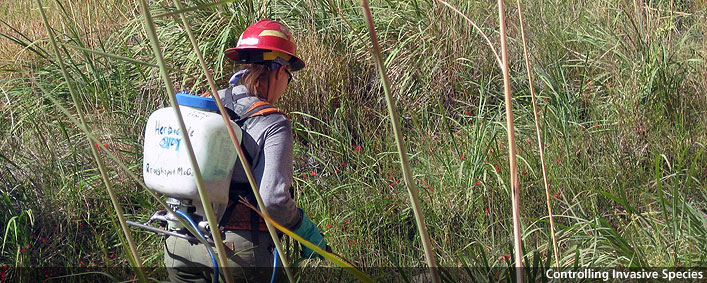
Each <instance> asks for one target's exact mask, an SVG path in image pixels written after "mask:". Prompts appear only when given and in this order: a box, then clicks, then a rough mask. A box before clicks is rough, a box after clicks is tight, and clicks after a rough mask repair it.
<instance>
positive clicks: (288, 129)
mask: <svg viewBox="0 0 707 283" xmlns="http://www.w3.org/2000/svg"><path fill="white" fill-rule="evenodd" d="M246 92H247V89H246V87H245V86H242V85H239V86H236V87H234V88H233V91H232V95H231V96H227V95H226V90H219V96H220V97H221V100H222V101H223V103H224V106H225V107H226V108H229V109H231V110H232V111H234V112H235V113H236V114H238V115H239V116H243V114H244V113H245V111H246V110H247V109H248V107H249V106H250V105H251V104H252V103H253V102H255V101H257V100H259V99H258V98H257V97H255V96H248V97H246V98H242V99H240V100H238V101H233V99H232V98H233V96H236V95H239V94H241V93H246ZM242 130H243V138H242V141H241V145H242V146H243V148H244V149H245V150H246V152H247V153H246V154H248V153H250V154H251V155H252V156H253V161H252V163H251V164H250V167H251V168H252V170H253V175H254V178H255V181H256V183H257V184H258V188H259V192H260V196H261V197H262V199H263V204H264V205H265V208H266V209H267V211H268V213H269V214H270V217H271V218H273V219H274V220H275V221H276V222H277V223H279V224H281V225H283V226H285V227H288V228H291V229H294V228H297V226H299V223H300V217H301V216H300V214H299V212H298V211H297V208H296V207H295V203H294V201H293V200H292V197H291V196H290V192H289V190H290V187H291V186H292V171H293V161H292V149H293V138H292V126H291V124H290V120H288V119H287V117H286V116H285V115H282V114H279V113H277V114H270V115H265V116H255V117H252V118H248V119H247V120H246V121H245V122H244V124H243V126H242ZM232 180H233V182H237V183H246V184H247V183H248V178H247V176H246V174H245V171H244V170H243V167H242V166H241V162H240V161H236V166H235V167H234V169H233V177H232Z"/></svg>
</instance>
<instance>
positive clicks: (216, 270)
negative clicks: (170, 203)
mask: <svg viewBox="0 0 707 283" xmlns="http://www.w3.org/2000/svg"><path fill="white" fill-rule="evenodd" d="M175 213H177V214H179V215H180V216H182V217H184V219H186V220H187V222H189V225H191V227H192V228H194V230H196V233H197V234H199V237H201V239H203V240H204V242H206V237H204V234H202V233H201V231H199V227H198V226H197V225H196V223H194V220H192V219H191V217H189V215H187V214H186V213H184V212H182V211H179V210H177V211H175ZM206 251H208V252H209V256H211V262H212V263H213V265H214V276H213V279H212V282H213V283H218V261H216V257H214V254H213V253H212V252H211V249H209V248H206Z"/></svg>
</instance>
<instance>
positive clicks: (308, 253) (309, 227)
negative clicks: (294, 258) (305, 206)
mask: <svg viewBox="0 0 707 283" xmlns="http://www.w3.org/2000/svg"><path fill="white" fill-rule="evenodd" d="M297 210H299V212H300V213H301V215H302V224H300V226H299V228H297V230H295V234H297V235H299V236H300V237H302V238H304V239H305V240H307V241H310V242H312V243H313V244H315V245H317V246H319V247H320V248H321V249H323V250H325V251H330V250H331V248H329V247H328V246H327V244H326V241H325V240H324V236H322V233H319V230H318V229H317V226H315V225H314V223H312V220H309V218H307V214H305V213H304V211H302V209H301V208H297ZM301 246H302V253H301V256H302V257H303V258H311V257H313V256H317V257H319V258H320V259H324V257H322V256H321V255H320V254H317V253H315V252H314V251H313V250H312V249H310V248H308V247H307V246H305V245H301Z"/></svg>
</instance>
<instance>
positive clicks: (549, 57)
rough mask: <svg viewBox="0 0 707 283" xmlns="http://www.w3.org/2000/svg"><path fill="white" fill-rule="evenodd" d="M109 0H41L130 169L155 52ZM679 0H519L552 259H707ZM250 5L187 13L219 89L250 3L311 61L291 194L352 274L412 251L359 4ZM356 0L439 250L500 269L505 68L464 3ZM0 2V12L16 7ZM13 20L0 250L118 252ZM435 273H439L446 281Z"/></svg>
mask: <svg viewBox="0 0 707 283" xmlns="http://www.w3.org/2000/svg"><path fill="white" fill-rule="evenodd" d="M86 1H88V0H86ZM119 2H120V3H117V2H116V4H115V5H114V6H115V7H114V6H111V5H110V4H97V5H102V6H97V7H103V8H105V11H107V12H113V11H120V12H113V13H115V14H120V15H121V17H119V18H120V19H119V22H116V23H113V25H101V26H104V27H107V28H105V29H104V31H102V32H95V31H94V30H93V29H92V28H86V27H85V25H84V24H83V22H84V21H95V20H96V18H100V17H93V15H94V14H95V15H100V13H103V12H102V10H103V8H99V9H96V11H94V14H91V15H92V16H91V17H89V14H88V13H84V12H83V11H82V10H78V8H76V7H74V6H71V5H69V4H64V6H61V7H63V8H61V7H59V6H57V5H56V4H52V5H54V6H52V7H55V8H56V9H55V13H54V14H55V15H54V16H56V19H55V21H56V22H55V23H63V26H65V27H67V28H61V26H62V25H59V24H57V25H56V26H54V28H55V32H56V33H57V36H58V39H59V41H60V44H62V43H64V45H63V46H64V48H63V49H62V50H61V51H62V52H63V56H65V57H64V58H65V61H66V62H67V64H69V70H68V71H69V73H70V76H71V77H72V79H73V80H74V83H75V85H76V86H77V91H78V93H79V97H80V99H81V101H82V104H83V105H84V109H83V111H84V112H85V113H86V118H87V121H88V124H89V125H88V126H89V129H90V131H91V133H92V134H93V135H95V136H96V137H97V138H98V139H99V140H100V141H102V144H98V146H100V147H104V148H107V149H108V150H110V151H111V152H112V153H114V154H117V155H118V156H119V158H120V160H121V161H122V162H123V163H125V164H128V166H129V168H130V170H131V171H132V172H133V173H135V174H139V172H140V171H141V163H142V162H141V153H142V145H141V141H142V137H143V131H144V129H143V127H144V123H145V121H146V119H147V117H148V116H149V114H150V113H151V112H152V111H154V110H156V109H157V108H159V107H162V106H163V105H165V102H166V99H165V97H166V96H165V94H164V90H163V89H164V87H162V85H161V83H160V80H159V77H158V72H157V70H156V68H154V67H152V66H150V64H152V65H154V64H155V62H154V59H153V57H152V52H151V50H150V48H149V45H148V44H149V42H148V40H147V38H146V37H145V34H144V32H143V29H142V27H141V24H140V21H141V18H140V16H139V13H138V10H137V9H136V7H133V6H130V5H128V4H125V3H122V1H119ZM186 2H187V3H185V6H189V7H193V6H199V5H204V4H205V3H206V1H186ZM450 2H451V1H450ZM457 2H458V3H451V4H452V5H454V6H455V7H457V8H458V9H459V10H460V11H461V12H463V13H464V14H465V15H467V16H468V17H469V18H470V19H471V20H473V21H474V22H475V23H477V24H478V25H479V26H480V28H481V30H483V31H484V32H485V33H486V34H488V35H494V33H495V31H496V29H497V28H496V26H495V23H497V20H496V17H497V15H496V14H495V13H496V10H495V9H496V7H495V6H494V5H493V4H491V3H487V2H484V1H457ZM675 2H679V3H675V6H673V7H671V6H670V5H671V4H670V3H669V1H654V2H651V3H649V4H648V5H647V6H646V7H643V9H642V10H641V11H642V12H641V13H639V14H638V15H637V14H636V12H635V11H636V10H635V9H634V7H633V6H632V5H631V4H630V1H629V2H616V1H598V2H592V3H579V4H578V3H575V2H574V1H555V2H553V3H549V2H546V1H540V2H538V1H536V2H528V3H525V4H524V5H525V6H524V15H525V18H526V20H527V22H526V23H525V26H526V32H527V33H528V37H529V49H530V56H531V64H532V66H531V67H532V69H533V71H534V72H535V77H536V78H537V81H536V82H535V84H536V86H537V93H538V95H539V100H538V101H539V105H538V106H539V110H540V111H541V113H540V114H541V116H542V121H541V125H542V127H543V139H544V141H545V142H546V149H545V150H546V156H547V160H548V174H549V182H550V186H551V190H552V193H553V195H554V196H553V197H552V202H553V211H554V212H555V213H556V215H555V219H556V226H557V229H558V231H557V236H558V240H559V245H560V249H561V251H560V253H561V256H560V259H561V262H562V265H563V266H635V267H646V266H686V267H695V266H704V265H705V264H707V257H706V256H705V255H707V244H705V241H704V239H705V237H707V222H705V219H707V217H706V215H705V211H706V210H707V206H705V203H706V202H705V200H706V199H707V194H706V192H707V190H706V186H705V181H704V180H705V179H707V167H706V166H705V165H704V164H707V154H705V153H704V152H705V145H706V144H707V134H706V133H707V120H706V119H707V118H706V117H707V115H705V114H706V113H707V96H706V93H705V91H704V90H705V89H707V84H706V83H705V82H707V77H706V76H707V73H706V72H705V71H704V70H707V63H706V62H705V57H706V56H707V50H706V49H705V46H704V43H703V42H704V40H703V35H704V33H705V32H707V24H705V21H704V16H705V14H704V11H705V9H704V4H699V3H694V2H689V1H675ZM59 3H65V2H63V1H59ZM261 4H262V3H261V2H256V1H235V2H230V3H225V4H220V5H217V6H209V7H205V8H202V9H198V10H195V11H191V12H189V13H187V14H186V15H187V16H188V17H189V21H190V22H191V23H192V24H193V26H192V29H193V31H194V34H195V35H196V36H197V38H198V39H199V42H200V44H201V45H202V46H201V48H202V51H203V52H204V53H205V56H206V61H207V62H208V63H209V64H211V65H210V66H209V68H211V69H212V70H213V73H214V75H215V78H216V80H217V82H218V83H219V84H220V85H221V86H225V85H226V83H227V80H228V78H229V77H230V75H231V74H232V72H233V71H234V70H235V69H236V68H237V67H238V66H236V65H234V64H232V63H230V62H228V61H227V60H226V59H224V57H223V55H222V54H223V50H225V49H226V48H229V47H232V46H234V45H235V40H236V39H237V37H238V35H239V34H240V32H241V31H242V30H243V29H244V28H245V27H246V26H248V25H249V24H250V23H252V22H254V21H256V20H257V19H259V18H261V17H269V18H273V19H276V20H281V21H283V22H285V24H286V25H288V26H289V27H290V28H291V29H292V31H293V33H294V34H295V37H296V40H297V44H298V54H299V55H300V56H301V57H302V58H303V59H304V60H305V62H306V64H307V68H305V69H304V70H302V71H300V72H297V73H296V74H295V80H294V81H293V83H292V84H291V85H290V88H289V90H288V92H287V93H286V95H285V97H284V98H283V100H282V102H281V105H279V106H280V107H281V108H283V109H285V110H286V111H288V112H289V113H290V119H291V120H292V123H293V127H294V135H295V137H296V145H295V170H296V174H295V184H294V185H295V191H296V202H297V203H298V205H299V206H301V207H302V208H304V210H305V211H306V212H307V213H309V214H311V215H310V219H312V220H313V221H315V223H316V224H317V225H318V227H319V228H320V230H322V231H323V232H324V235H325V237H326V238H327V241H328V243H329V244H330V245H331V246H332V247H333V248H334V251H336V252H337V253H339V254H341V255H342V256H343V257H345V258H347V259H349V260H351V261H353V263H354V264H355V265H357V266H361V267H364V269H363V271H364V272H366V270H365V267H381V266H383V267H391V266H403V267H421V266H423V264H424V262H423V261H422V251H421V250H420V249H419V247H420V246H421V245H420V239H419V237H418V235H417V231H416V228H415V224H414V218H413V215H412V211H411V209H410V206H409V201H408V195H407V192H406V191H405V189H404V184H402V182H403V180H402V173H401V172H400V169H399V168H400V164H399V161H398V160H399V158H398V157H397V155H396V154H397V153H396V149H395V142H394V139H393V136H392V135H391V133H390V126H389V125H390V121H389V120H387V119H388V117H387V113H386V109H385V102H384V100H383V95H382V91H383V90H382V87H381V83H380V81H379V78H378V75H377V74H376V69H375V66H374V64H373V61H372V60H371V59H370V58H371V57H370V54H369V53H368V48H369V47H368V41H366V40H364V41H361V40H360V38H366V37H365V35H366V32H367V30H366V28H365V21H364V19H363V17H362V11H361V8H360V7H359V6H357V5H355V4H354V3H353V2H350V1H339V0H319V1H270V2H269V5H268V6H267V7H266V8H265V9H261ZM372 5H373V7H372V13H373V17H374V19H375V23H376V30H377V32H378V37H379V40H380V42H381V48H382V49H383V54H382V55H383V60H384V63H385V65H386V68H387V70H388V75H389V77H390V80H391V82H392V84H393V85H392V91H393V97H394V98H395V100H396V104H397V105H398V107H399V108H398V114H399V115H400V118H401V121H400V122H401V126H402V131H403V135H404V136H405V138H406V143H407V145H408V154H409V156H408V157H409V159H410V162H411V167H412V171H413V176H414V179H415V181H416V182H417V184H416V185H417V186H418V187H419V188H420V197H421V200H422V210H423V212H424V216H425V219H426V222H427V227H428V231H429V233H430V235H431V238H432V244H433V247H434V250H435V252H436V253H437V259H438V261H439V264H440V265H442V266H457V267H467V269H464V268H462V269H463V270H467V271H468V272H467V273H466V274H465V275H463V276H462V278H467V277H471V278H476V279H479V280H482V279H484V278H486V279H487V280H488V279H491V280H495V279H496V278H498V277H495V276H501V277H502V278H510V276H511V275H510V274H511V273H512V272H504V273H503V274H498V273H496V274H493V272H492V271H494V270H495V269H488V272H484V270H485V269H483V268H487V267H503V268H505V267H508V266H512V262H511V259H510V258H507V257H506V256H505V255H506V254H511V250H512V249H511V248H510V245H511V237H510V235H511V234H512V228H511V221H510V219H511V214H510V211H511V209H510V199H509V196H510V192H509V190H508V185H507V180H508V179H509V178H508V170H507V164H508V159H507V153H506V152H507V147H508V145H507V144H504V143H505V141H506V137H505V129H504V128H503V127H504V125H505V123H504V121H503V119H504V113H503V108H502V107H503V98H502V95H501V93H502V81H501V79H500V77H501V75H500V74H501V73H500V70H499V69H498V66H497V63H496V59H495V57H494V55H493V53H492V51H490V48H488V46H486V44H485V41H484V40H483V39H482V37H481V36H480V35H479V34H478V33H477V31H476V30H474V29H473V28H472V27H471V26H469V25H468V23H467V22H466V21H465V20H464V19H463V18H461V17H459V16H458V15H457V14H455V13H454V12H452V11H451V10H450V9H448V8H447V7H446V6H443V5H439V3H438V2H436V1H431V0H430V1H423V0H417V1H375V2H374V3H372ZM700 5H702V8H700ZM72 7H73V8H72ZM0 8H2V9H0V14H3V13H10V11H11V10H8V8H7V7H5V6H0ZM23 11H24V10H23ZM174 11H175V8H173V7H171V1H161V2H160V1H158V2H156V3H154V4H153V13H154V14H156V15H158V14H160V13H169V12H174ZM512 11H514V10H512V7H509V12H508V16H509V19H508V20H509V24H508V28H509V35H510V36H511V40H510V42H509V44H510V48H511V49H510V54H511V62H512V65H511V76H512V79H513V81H512V84H513V89H514V97H515V98H514V114H515V117H516V121H515V123H516V127H517V129H516V132H517V133H518V137H517V142H518V144H517V146H518V156H517V157H518V165H519V171H520V172H521V173H520V181H521V190H522V191H521V193H522V195H521V199H522V202H521V215H522V216H523V217H524V221H523V225H524V229H523V232H524V237H523V238H524V241H525V242H524V245H525V251H526V254H525V260H526V265H528V266H530V267H529V268H528V271H529V272H528V276H530V278H534V276H536V275H533V274H537V273H533V271H532V270H533V269H532V268H533V267H538V266H550V265H555V264H556V263H554V262H553V261H551V258H552V255H551V253H552V248H551V244H550V242H549V239H550V235H549V219H548V217H547V212H546V210H545V207H546V206H545V196H544V192H543V191H544V190H543V189H542V188H543V183H542V172H541V171H540V160H539V157H538V149H537V148H535V146H536V142H535V139H534V137H535V132H534V124H533V120H532V119H533V118H532V117H533V115H532V107H531V105H530V95H529V90H528V89H527V82H526V74H525V71H524V70H525V68H524V66H523V65H522V64H521V62H522V52H521V50H522V49H521V48H522V46H521V45H520V43H519V40H520V35H519V28H518V23H517V18H516V16H515V15H514V13H512ZM26 13H27V15H28V17H27V18H28V19H29V21H32V20H34V21H36V22H39V20H38V18H37V19H33V17H29V16H32V15H33V16H37V15H36V14H32V12H31V11H29V10H27V12H26ZM339 13H341V15H343V17H344V18H345V19H346V22H345V21H344V18H342V16H341V15H340V14H339ZM104 18H110V17H104ZM7 19H8V20H7V21H6V23H5V22H3V23H0V24H2V26H3V28H2V29H0V45H2V46H8V48H20V49H22V50H25V51H24V52H22V53H21V56H19V57H16V58H13V59H12V60H5V59H3V61H2V62H0V63H1V64H0V74H3V75H2V77H0V132H2V136H3V138H2V140H1V141H0V184H1V185H2V186H1V187H0V195H1V196H2V199H0V211H2V212H1V213H0V223H5V225H4V228H5V229H3V232H4V235H3V236H4V240H3V246H4V248H3V249H2V253H0V264H7V265H13V266H20V265H22V266H48V267H54V266H61V267H63V266H69V267H73V266H81V265H82V262H83V265H86V266H127V265H128V264H127V256H126V255H125V254H123V253H122V252H120V251H121V243H120V239H119V234H120V230H119V227H118V225H117V222H116V220H114V216H113V214H112V213H111V211H109V210H107V209H105V208H106V207H108V206H109V205H110V203H109V200H108V198H107V196H106V195H105V193H104V192H105V188H104V187H103V186H104V185H103V184H102V182H101V181H100V178H99V175H98V171H97V170H96V169H95V164H94V161H93V159H92V157H91V156H90V150H89V148H88V146H96V145H88V144H86V142H85V141H86V135H85V133H83V132H82V131H81V130H80V129H79V128H78V127H77V126H76V125H74V124H73V123H72V122H71V121H70V120H69V119H67V118H66V117H65V116H64V114H62V113H61V112H60V111H58V109H56V108H55V107H54V104H53V103H52V102H51V101H50V100H48V99H47V98H46V97H45V96H47V95H51V96H53V97H55V98H57V99H59V100H60V101H61V102H62V103H63V105H64V106H67V105H70V103H69V93H68V89H67V87H66V84H64V83H63V78H62V77H61V74H60V72H59V68H58V66H57V65H56V64H55V62H54V60H53V59H52V58H49V56H48V55H47V54H50V52H47V50H51V49H49V48H50V47H49V46H48V45H47V42H46V40H47V38H45V35H42V34H41V33H40V34H38V33H36V32H33V31H31V30H28V29H27V27H26V26H22V25H19V24H17V22H16V21H13V19H14V18H7ZM347 22H348V23H347ZM349 24H350V26H349ZM157 25H158V35H159V40H160V42H161V43H162V46H163V48H164V54H165V58H166V59H167V60H168V64H169V65H170V66H169V67H170V68H172V72H171V76H172V79H173V81H174V82H175V86H176V87H177V88H179V89H184V90H190V91H192V92H203V91H208V87H207V85H206V79H205V76H204V75H203V74H201V71H200V68H199V66H198V62H197V60H196V55H195V54H194V53H193V52H192V50H191V45H190V43H189V40H188V38H187V36H186V35H185V34H184V31H183V29H182V27H181V26H180V25H181V23H180V21H178V20H177V19H176V18H175V17H174V16H173V15H172V16H163V17H160V18H159V19H158V20H157ZM491 38H492V40H493V38H494V36H491ZM69 44H71V45H69ZM71 46H76V47H80V48H84V49H79V48H73V47H71ZM87 50H94V51H87ZM95 51H99V52H95ZM102 53H103V54H102ZM106 53H107V54H111V55H113V56H112V57H109V56H104V55H105V54H106ZM121 57H124V58H130V59H132V61H130V60H123V59H121ZM42 89H45V90H46V91H41V90H42ZM69 109H70V111H72V113H75V109H73V108H71V107H69ZM101 154H102V153H101ZM107 166H108V168H109V171H110V172H109V176H110V178H111V181H112V182H113V184H114V185H115V187H116V191H117V192H118V195H119V198H120V202H121V203H122V204H123V208H124V209H125V211H126V214H127V216H128V217H129V218H131V219H133V220H137V221H145V220H146V219H147V218H148V217H149V215H150V214H151V212H152V211H153V210H155V209H157V208H158V207H159V206H158V205H157V203H156V202H155V201H154V200H152V199H151V198H150V197H149V195H148V194H147V193H146V192H144V191H143V189H141V188H140V186H139V184H137V183H136V182H135V181H134V180H132V179H130V178H128V177H127V174H126V172H124V171H122V169H120V168H119V167H118V166H117V164H116V163H115V162H114V161H107ZM135 233H137V235H138V236H137V237H136V239H139V240H138V243H137V244H138V250H139V251H140V253H141V258H142V259H143V260H144V261H145V262H144V263H143V264H144V265H145V266H161V264H162V263H161V260H162V259H161V256H160V255H161V251H162V249H161V244H160V241H161V238H160V237H158V236H155V235H152V234H150V233H147V232H142V231H135ZM62 239H67V240H62ZM27 245H29V248H27V251H23V252H20V249H22V247H26V246H27ZM289 246H290V249H293V247H294V245H289ZM18 247H19V249H16V248H18ZM116 254H117V255H116ZM289 254H291V255H294V254H296V253H294V252H291V251H290V253H289ZM666 255H668V256H666ZM292 258H293V259H294V256H293V257H292ZM292 262H296V261H294V260H292ZM296 263H297V264H299V265H301V266H322V265H324V266H328V265H329V263H328V262H319V261H316V260H313V261H306V262H296ZM471 267H480V268H471ZM407 271H409V270H405V271H403V270H401V271H399V272H397V273H395V274H394V275H392V276H394V277H396V278H398V279H403V280H406V279H407V280H413V279H414V277H415V276H416V275H410V274H406V273H405V272H407ZM151 275H152V276H156V277H162V276H163V275H164V274H161V273H160V272H159V271H154V272H153V273H152V274H151ZM440 275H441V276H442V278H443V279H444V280H450V281H453V280H454V279H459V278H456V277H454V276H460V275H456V274H447V273H444V272H441V273H440ZM297 276H299V277H301V278H302V279H303V280H304V279H307V278H309V277H308V276H315V275H310V274H302V273H300V274H298V275H297ZM372 276H374V277H375V276H376V275H375V274H372ZM380 276H383V275H380ZM388 276H391V275H388ZM464 276H467V277H464ZM118 279H120V280H124V279H127V278H118Z"/></svg>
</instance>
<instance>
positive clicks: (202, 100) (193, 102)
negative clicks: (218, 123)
mask: <svg viewBox="0 0 707 283" xmlns="http://www.w3.org/2000/svg"><path fill="white" fill-rule="evenodd" d="M176 96H177V104H179V105H184V106H189V107H196V108H202V109H207V110H214V111H218V106H217V105H216V101H214V99H213V98H211V97H201V96H198V95H193V94H190V93H188V92H186V91H182V92H180V93H177V95H176Z"/></svg>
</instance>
